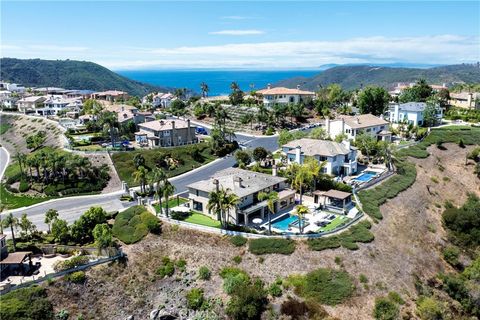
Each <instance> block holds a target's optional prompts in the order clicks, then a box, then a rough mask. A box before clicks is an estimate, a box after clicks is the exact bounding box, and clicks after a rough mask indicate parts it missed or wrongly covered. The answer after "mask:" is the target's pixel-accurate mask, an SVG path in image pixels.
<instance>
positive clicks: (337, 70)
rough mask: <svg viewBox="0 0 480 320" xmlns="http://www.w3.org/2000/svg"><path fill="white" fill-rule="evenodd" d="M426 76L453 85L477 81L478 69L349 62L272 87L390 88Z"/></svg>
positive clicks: (278, 83)
mask: <svg viewBox="0 0 480 320" xmlns="http://www.w3.org/2000/svg"><path fill="white" fill-rule="evenodd" d="M419 79H425V80H427V82H429V83H434V84H442V83H447V84H452V83H454V82H467V83H472V82H480V68H479V67H478V66H477V65H476V64H459V65H449V66H440V67H433V68H428V69H420V68H393V67H384V66H374V65H348V66H336V67H333V68H329V69H327V70H325V71H322V72H321V73H319V74H317V75H315V76H313V77H308V78H306V77H296V78H291V79H286V80H282V81H279V82H277V83H275V86H283V87H289V88H294V87H295V86H297V85H301V87H302V88H303V89H308V90H317V89H318V87H319V85H322V86H324V87H325V86H327V85H329V84H332V83H338V84H340V85H341V86H342V87H343V88H344V89H348V90H352V89H357V88H360V87H361V86H362V85H363V86H367V85H376V86H382V87H385V88H392V87H394V86H395V85H396V84H397V83H398V82H415V81H417V80H419Z"/></svg>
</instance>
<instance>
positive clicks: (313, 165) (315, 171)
mask: <svg viewBox="0 0 480 320" xmlns="http://www.w3.org/2000/svg"><path fill="white" fill-rule="evenodd" d="M326 164H327V162H326V161H323V162H318V160H316V159H315V158H313V157H307V158H306V159H305V161H304V166H306V167H307V169H306V170H307V171H309V172H310V173H311V175H312V181H311V182H312V188H313V191H315V190H317V180H318V178H319V177H320V176H321V173H322V168H324V167H325V166H326Z"/></svg>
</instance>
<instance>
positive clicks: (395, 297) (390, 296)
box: [388, 291, 405, 305]
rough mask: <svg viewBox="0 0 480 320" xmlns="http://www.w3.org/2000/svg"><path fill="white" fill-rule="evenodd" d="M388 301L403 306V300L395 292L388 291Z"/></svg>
mask: <svg viewBox="0 0 480 320" xmlns="http://www.w3.org/2000/svg"><path fill="white" fill-rule="evenodd" d="M388 299H390V300H391V301H393V302H395V303H397V304H401V305H403V304H405V300H403V299H402V297H401V296H400V294H398V292H395V291H390V292H389V293H388Z"/></svg>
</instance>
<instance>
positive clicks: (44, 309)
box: [0, 285, 54, 320]
mask: <svg viewBox="0 0 480 320" xmlns="http://www.w3.org/2000/svg"><path fill="white" fill-rule="evenodd" d="M53 318H54V313H53V305H52V303H51V302H50V301H49V300H48V297H47V292H46V290H45V288H42V287H38V286H36V285H34V286H31V287H28V288H22V289H18V290H15V291H12V292H9V293H6V294H2V295H1V296H0V319H44V320H51V319H53Z"/></svg>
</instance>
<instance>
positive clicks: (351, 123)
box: [325, 114, 392, 141]
mask: <svg viewBox="0 0 480 320" xmlns="http://www.w3.org/2000/svg"><path fill="white" fill-rule="evenodd" d="M325 131H326V132H327V134H328V135H329V136H330V137H331V138H335V137H336V136H338V135H340V134H345V135H346V137H347V139H352V140H355V138H356V137H357V136H358V135H359V134H362V133H365V134H370V135H372V136H374V137H375V138H376V139H377V140H383V141H390V140H391V139H392V133H391V132H390V131H388V122H387V121H385V120H384V119H382V118H379V117H376V116H374V115H373V114H360V115H355V116H339V117H338V118H337V119H335V120H330V119H329V118H327V119H325Z"/></svg>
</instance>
